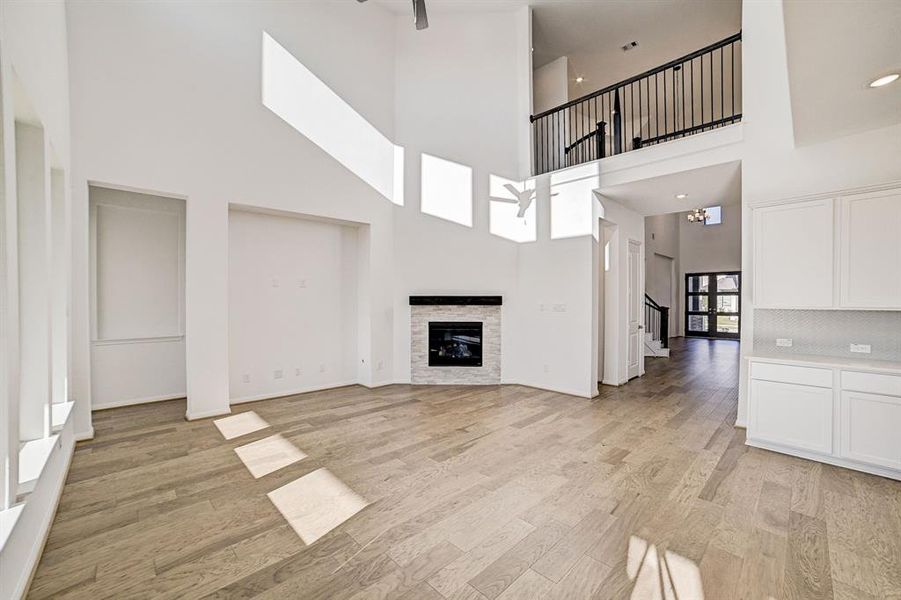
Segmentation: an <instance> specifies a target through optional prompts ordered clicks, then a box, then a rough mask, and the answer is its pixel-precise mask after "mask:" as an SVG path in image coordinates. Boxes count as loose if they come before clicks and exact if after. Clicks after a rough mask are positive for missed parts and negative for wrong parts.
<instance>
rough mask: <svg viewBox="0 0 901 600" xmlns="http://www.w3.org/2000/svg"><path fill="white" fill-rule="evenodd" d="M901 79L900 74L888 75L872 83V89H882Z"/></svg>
mask: <svg viewBox="0 0 901 600" xmlns="http://www.w3.org/2000/svg"><path fill="white" fill-rule="evenodd" d="M899 77H901V75H899V74H898V73H890V74H889V75H886V76H885V77H880V78H879V79H876V80H874V81H871V82H870V87H871V88H877V87H882V86H884V85H888V84H890V83H892V82H893V81H897V80H898V78H899Z"/></svg>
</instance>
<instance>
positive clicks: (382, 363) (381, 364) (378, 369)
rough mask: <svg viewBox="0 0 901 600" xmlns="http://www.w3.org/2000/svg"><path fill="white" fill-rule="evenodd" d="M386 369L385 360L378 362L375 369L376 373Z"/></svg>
mask: <svg viewBox="0 0 901 600" xmlns="http://www.w3.org/2000/svg"><path fill="white" fill-rule="evenodd" d="M384 368H385V361H383V360H380V361H379V362H378V365H377V366H376V367H375V369H376V371H381V370H382V369H384Z"/></svg>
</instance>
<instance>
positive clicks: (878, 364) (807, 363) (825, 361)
mask: <svg viewBox="0 0 901 600" xmlns="http://www.w3.org/2000/svg"><path fill="white" fill-rule="evenodd" d="M744 358H747V359H748V360H753V361H757V362H768V363H779V364H785V365H799V366H802V367H821V368H827V369H849V370H854V371H868V372H871V373H889V374H892V375H901V362H895V361H891V360H871V359H860V358H851V357H841V356H813V355H807V354H774V353H769V352H753V353H751V354H747V355H745V356H744Z"/></svg>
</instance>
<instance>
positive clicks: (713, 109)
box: [710, 52, 716, 129]
mask: <svg viewBox="0 0 901 600" xmlns="http://www.w3.org/2000/svg"><path fill="white" fill-rule="evenodd" d="M713 92H714V85H713V52H711V53H710V123H711V124H712V123H713V122H714V121H715V120H716V100H714V97H713ZM711 129H712V127H711Z"/></svg>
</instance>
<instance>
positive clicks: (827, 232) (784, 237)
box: [753, 199, 835, 308]
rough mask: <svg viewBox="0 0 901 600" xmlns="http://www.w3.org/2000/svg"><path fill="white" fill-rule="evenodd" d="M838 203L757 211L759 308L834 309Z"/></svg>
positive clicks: (756, 298) (795, 204)
mask: <svg viewBox="0 0 901 600" xmlns="http://www.w3.org/2000/svg"><path fill="white" fill-rule="evenodd" d="M833 206H834V205H833V200H832V199H822V200H811V201H806V202H793V203H789V204H779V205H775V206H764V207H759V208H755V209H754V215H753V222H754V303H755V305H756V306H757V307H758V308H830V307H832V306H833V305H834V298H833V273H834V259H833V241H834V239H835V223H834V221H835V218H834V214H833V213H834V208H833Z"/></svg>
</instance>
